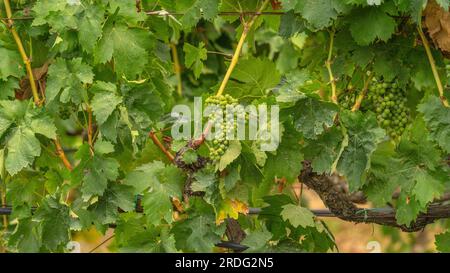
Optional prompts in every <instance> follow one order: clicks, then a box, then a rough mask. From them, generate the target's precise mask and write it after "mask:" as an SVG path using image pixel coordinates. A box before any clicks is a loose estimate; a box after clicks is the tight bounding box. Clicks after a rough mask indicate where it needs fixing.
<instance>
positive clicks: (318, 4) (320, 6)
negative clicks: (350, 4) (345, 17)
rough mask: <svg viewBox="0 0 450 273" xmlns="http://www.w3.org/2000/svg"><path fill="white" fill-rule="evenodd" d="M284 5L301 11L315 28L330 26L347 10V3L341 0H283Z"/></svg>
mask: <svg viewBox="0 0 450 273" xmlns="http://www.w3.org/2000/svg"><path fill="white" fill-rule="evenodd" d="M281 2H282V3H283V7H284V8H286V9H287V10H289V9H293V10H294V11H296V12H300V13H301V15H302V17H303V18H305V19H306V21H308V23H309V24H310V25H311V26H312V28H313V29H315V30H317V29H322V28H325V27H327V26H330V25H331V23H332V21H333V20H334V19H336V18H337V16H338V14H339V13H341V12H342V11H344V10H345V5H344V4H343V3H342V2H341V1H339V0H305V1H294V0H282V1H281Z"/></svg>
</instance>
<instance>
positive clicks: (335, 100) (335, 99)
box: [325, 29, 338, 104]
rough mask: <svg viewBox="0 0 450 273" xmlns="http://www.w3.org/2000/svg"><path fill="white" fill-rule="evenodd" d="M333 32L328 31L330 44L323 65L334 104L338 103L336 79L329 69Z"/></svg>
mask: <svg viewBox="0 0 450 273" xmlns="http://www.w3.org/2000/svg"><path fill="white" fill-rule="evenodd" d="M334 34H335V30H334V29H333V30H332V31H331V32H330V46H329V49H328V58H327V60H326V61H325V66H326V67H327V70H328V75H329V77H330V84H331V101H332V102H333V103H335V104H338V100H337V93H336V80H335V78H334V75H333V71H332V70H331V63H332V61H331V58H332V57H333V47H334Z"/></svg>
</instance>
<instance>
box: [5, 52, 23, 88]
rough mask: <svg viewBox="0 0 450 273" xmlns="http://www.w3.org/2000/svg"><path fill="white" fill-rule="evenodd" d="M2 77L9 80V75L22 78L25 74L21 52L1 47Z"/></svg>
mask: <svg viewBox="0 0 450 273" xmlns="http://www.w3.org/2000/svg"><path fill="white" fill-rule="evenodd" d="M0 56H2V58H1V59H0V79H1V80H4V81H6V80H8V77H9V76H13V77H16V78H20V77H21V76H22V75H23V66H22V61H21V59H20V55H19V53H17V52H16V51H13V50H9V49H6V48H3V47H2V48H0Z"/></svg>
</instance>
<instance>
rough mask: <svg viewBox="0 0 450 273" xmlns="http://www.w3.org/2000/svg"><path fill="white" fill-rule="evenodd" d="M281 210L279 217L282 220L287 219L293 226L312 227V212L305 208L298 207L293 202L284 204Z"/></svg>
mask: <svg viewBox="0 0 450 273" xmlns="http://www.w3.org/2000/svg"><path fill="white" fill-rule="evenodd" d="M282 208H283V210H282V211H281V217H282V218H283V220H284V221H289V223H291V225H292V226H294V227H295V228H297V227H299V226H301V227H304V228H306V227H314V226H315V225H316V224H315V222H314V214H313V213H312V212H311V211H310V210H309V209H307V208H304V207H300V206H297V205H294V204H287V205H284V206H283V207H282Z"/></svg>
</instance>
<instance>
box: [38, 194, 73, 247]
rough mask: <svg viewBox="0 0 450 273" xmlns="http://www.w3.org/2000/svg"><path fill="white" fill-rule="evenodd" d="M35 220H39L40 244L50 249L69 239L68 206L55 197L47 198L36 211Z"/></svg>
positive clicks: (69, 219)
mask: <svg viewBox="0 0 450 273" xmlns="http://www.w3.org/2000/svg"><path fill="white" fill-rule="evenodd" d="M35 220H37V221H41V223H40V226H41V228H42V234H41V236H42V244H43V245H44V246H45V247H46V248H47V249H49V250H50V251H55V250H56V249H57V247H58V246H60V245H62V244H65V243H66V242H67V241H69V229H70V221H71V218H70V215H69V207H68V206H66V205H64V204H61V203H59V202H58V201H57V200H56V199H53V198H47V199H45V201H44V202H43V203H42V205H41V206H40V207H39V209H38V210H37V211H36V216H35Z"/></svg>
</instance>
